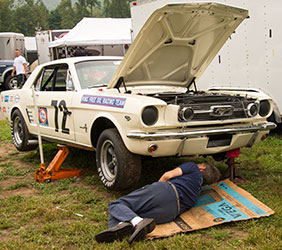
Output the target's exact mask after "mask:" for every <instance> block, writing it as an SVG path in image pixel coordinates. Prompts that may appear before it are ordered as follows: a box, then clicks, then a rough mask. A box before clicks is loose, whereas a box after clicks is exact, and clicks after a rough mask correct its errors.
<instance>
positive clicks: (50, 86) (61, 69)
mask: <svg viewBox="0 0 282 250" xmlns="http://www.w3.org/2000/svg"><path fill="white" fill-rule="evenodd" d="M67 75H68V65H67V64H61V65H51V66H47V67H46V68H44V69H43V71H42V73H41V77H40V78H39V79H38V81H37V83H36V89H39V90H40V91H66V86H67ZM38 87H39V88H38Z"/></svg>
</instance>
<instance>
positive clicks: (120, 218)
mask: <svg viewBox="0 0 282 250" xmlns="http://www.w3.org/2000/svg"><path fill="white" fill-rule="evenodd" d="M179 167H180V168H181V170H182V175H181V176H178V177H175V178H173V179H170V180H169V181H168V182H154V183H153V184H151V185H147V186H145V187H142V188H140V189H137V190H135V191H133V192H131V193H129V194H128V195H126V196H123V197H121V198H119V199H118V200H116V201H113V202H110V203H109V214H110V217H109V227H113V226H115V225H117V224H118V223H119V222H124V221H131V220H132V219H133V218H135V217H136V216H140V217H142V218H154V219H155V221H156V224H162V223H166V222H170V221H173V220H174V219H175V218H176V217H177V216H178V215H179V214H181V213H183V212H184V211H186V210H188V209H189V208H191V207H192V206H193V205H194V204H195V202H196V201H197V199H198V198H199V195H200V191H201V186H202V183H203V178H202V174H201V172H200V169H199V167H198V166H197V164H195V163H194V162H185V163H183V164H181V165H180V166H179ZM177 197H179V201H178V198H177Z"/></svg>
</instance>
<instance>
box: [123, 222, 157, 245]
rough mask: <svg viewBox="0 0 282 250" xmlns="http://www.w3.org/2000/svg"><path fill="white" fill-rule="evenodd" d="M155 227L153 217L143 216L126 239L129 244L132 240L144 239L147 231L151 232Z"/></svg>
mask: <svg viewBox="0 0 282 250" xmlns="http://www.w3.org/2000/svg"><path fill="white" fill-rule="evenodd" d="M155 227H156V222H155V219H149V218H144V219H143V220H142V221H140V222H139V223H138V224H137V225H136V226H135V230H134V232H133V234H132V235H131V236H130V239H129V241H128V243H129V244H131V243H132V242H133V241H140V240H144V239H145V237H146V235H147V234H148V233H151V232H152V231H153V230H154V229H155Z"/></svg>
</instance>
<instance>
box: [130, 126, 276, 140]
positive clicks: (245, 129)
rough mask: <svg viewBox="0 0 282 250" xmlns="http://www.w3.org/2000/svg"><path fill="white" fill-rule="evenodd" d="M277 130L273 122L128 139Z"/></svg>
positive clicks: (187, 136) (137, 136)
mask: <svg viewBox="0 0 282 250" xmlns="http://www.w3.org/2000/svg"><path fill="white" fill-rule="evenodd" d="M274 128H276V124H275V123H273V122H266V123H263V124H258V125H252V126H241V127H227V128H226V127H225V128H213V129H201V130H192V131H181V132H155V133H142V132H141V133H140V132H137V133H128V134H127V137H128V138H130V139H138V140H145V141H160V140H171V139H180V140H183V139H188V138H193V137H199V136H209V135H217V134H237V133H252V132H259V131H267V130H270V129H274Z"/></svg>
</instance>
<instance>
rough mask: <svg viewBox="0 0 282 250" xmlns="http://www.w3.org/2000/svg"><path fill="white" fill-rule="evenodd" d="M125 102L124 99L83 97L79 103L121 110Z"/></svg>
mask: <svg viewBox="0 0 282 250" xmlns="http://www.w3.org/2000/svg"><path fill="white" fill-rule="evenodd" d="M125 102H126V98H115V97H108V96H94V95H83V96H82V98H81V103H85V104H93V105H100V106H108V107H115V108H123V107H124V105H125Z"/></svg>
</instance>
